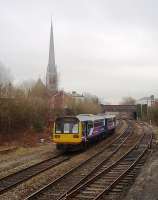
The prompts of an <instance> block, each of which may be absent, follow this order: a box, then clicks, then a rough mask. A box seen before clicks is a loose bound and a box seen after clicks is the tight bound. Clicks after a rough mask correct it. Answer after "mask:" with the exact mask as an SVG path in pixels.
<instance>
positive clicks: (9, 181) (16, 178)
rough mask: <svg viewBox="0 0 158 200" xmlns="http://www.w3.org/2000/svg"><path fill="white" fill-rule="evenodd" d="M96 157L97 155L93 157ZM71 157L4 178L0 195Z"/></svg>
mask: <svg viewBox="0 0 158 200" xmlns="http://www.w3.org/2000/svg"><path fill="white" fill-rule="evenodd" d="M125 135H126V132H125V131H124V132H123V133H122V134H121V136H119V137H118V138H116V142H117V141H118V140H121V139H122V138H124V137H125ZM95 156H97V154H96V155H95ZM70 157H71V156H62V155H61V154H60V155H56V156H54V157H53V158H49V159H47V160H44V161H42V162H40V163H37V164H35V165H32V166H30V167H28V168H25V169H22V170H20V171H18V172H16V173H14V174H10V175H8V176H6V177H4V178H1V179H0V195H1V194H3V193H4V192H6V191H8V190H9V189H11V188H13V187H15V186H17V185H18V184H20V183H23V182H24V181H27V180H28V179H30V178H32V177H34V176H36V175H38V174H40V173H42V172H44V171H46V170H48V169H50V168H52V167H55V166H57V165H59V164H60V163H62V162H64V161H66V160H68V159H70Z"/></svg>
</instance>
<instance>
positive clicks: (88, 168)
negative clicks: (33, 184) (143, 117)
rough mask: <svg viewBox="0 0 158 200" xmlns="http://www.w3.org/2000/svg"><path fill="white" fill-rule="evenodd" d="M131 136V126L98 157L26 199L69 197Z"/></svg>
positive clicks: (99, 153)
mask: <svg viewBox="0 0 158 200" xmlns="http://www.w3.org/2000/svg"><path fill="white" fill-rule="evenodd" d="M131 135H132V127H131V126H129V127H128V128H127V130H126V131H124V133H123V134H122V135H121V136H120V137H118V138H117V139H116V140H115V141H114V142H113V143H111V144H110V145H109V148H107V147H106V148H105V149H103V150H102V151H101V152H98V153H97V154H96V155H94V156H93V157H91V158H89V159H88V160H86V161H84V162H83V163H81V164H80V165H78V166H77V167H74V168H73V169H71V170H70V171H68V172H67V173H65V174H64V175H62V176H61V177H59V178H57V179H56V180H54V181H52V182H51V183H49V184H48V185H46V186H44V187H43V188H41V189H39V190H38V191H36V192H35V193H33V194H31V195H30V196H28V197H27V198H26V199H27V200H31V199H51V200H53V199H62V198H64V197H65V196H66V195H67V191H69V192H70V191H72V190H73V189H74V187H77V186H79V185H80V184H81V183H82V182H83V181H85V180H86V178H87V177H89V176H90V174H92V173H93V172H94V171H96V170H97V169H98V168H99V165H103V164H105V163H106V164H107V163H108V161H109V160H110V158H111V157H112V156H113V155H114V154H115V153H116V152H117V151H118V150H119V149H120V148H121V147H122V146H123V145H124V144H125V143H126V142H127V141H128V139H129V137H130V136H131ZM126 145H127V144H126ZM126 145H125V146H126ZM105 153H106V154H105ZM26 199H25V200H26Z"/></svg>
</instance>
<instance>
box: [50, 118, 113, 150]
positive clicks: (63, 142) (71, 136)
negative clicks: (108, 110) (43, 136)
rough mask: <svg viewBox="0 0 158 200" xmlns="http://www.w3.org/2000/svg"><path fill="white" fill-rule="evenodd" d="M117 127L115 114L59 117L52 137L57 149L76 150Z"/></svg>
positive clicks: (101, 137) (103, 136)
mask: <svg viewBox="0 0 158 200" xmlns="http://www.w3.org/2000/svg"><path fill="white" fill-rule="evenodd" d="M115 127H116V118H115V116H107V115H91V114H80V115H77V116H75V117H59V118H57V119H56V120H55V123H54V129H53V138H52V139H53V142H54V143H56V147H57V149H59V150H63V151H67V150H68V151H69V150H71V151H72V150H73V151H74V150H78V149H83V148H85V147H86V146H87V144H88V143H91V142H93V141H96V140H98V139H99V140H100V139H103V138H105V137H106V136H107V135H108V134H109V133H111V132H112V131H113V130H114V129H115Z"/></svg>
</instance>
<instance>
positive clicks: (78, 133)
mask: <svg viewBox="0 0 158 200" xmlns="http://www.w3.org/2000/svg"><path fill="white" fill-rule="evenodd" d="M53 142H54V143H56V147H57V149H59V150H64V151H66V150H76V149H78V148H81V144H82V143H83V138H82V124H81V122H80V121H79V119H78V118H76V117H59V118H57V119H56V120H55V123H54V130H53Z"/></svg>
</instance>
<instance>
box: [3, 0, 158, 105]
mask: <svg viewBox="0 0 158 200" xmlns="http://www.w3.org/2000/svg"><path fill="white" fill-rule="evenodd" d="M51 15H52V16H53V31H54V43H55V57H56V64H57V66H58V72H59V75H60V88H64V89H65V90H66V91H71V90H76V91H77V92H79V93H82V92H90V93H93V94H96V95H98V96H99V97H101V98H102V99H104V100H106V101H112V102H113V103H116V102H119V100H120V99H121V98H122V97H123V96H133V97H135V98H140V97H143V96H148V95H151V94H155V96H158V56H157V54H158V1H157V0H150V1H149V0H0V61H1V62H2V63H3V64H5V65H6V66H7V67H8V68H10V69H11V72H12V74H13V76H14V79H15V80H16V82H19V81H23V80H27V79H37V78H38V77H42V78H43V79H44V77H45V73H46V67H47V63H48V50H49V35H50V20H51Z"/></svg>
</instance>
